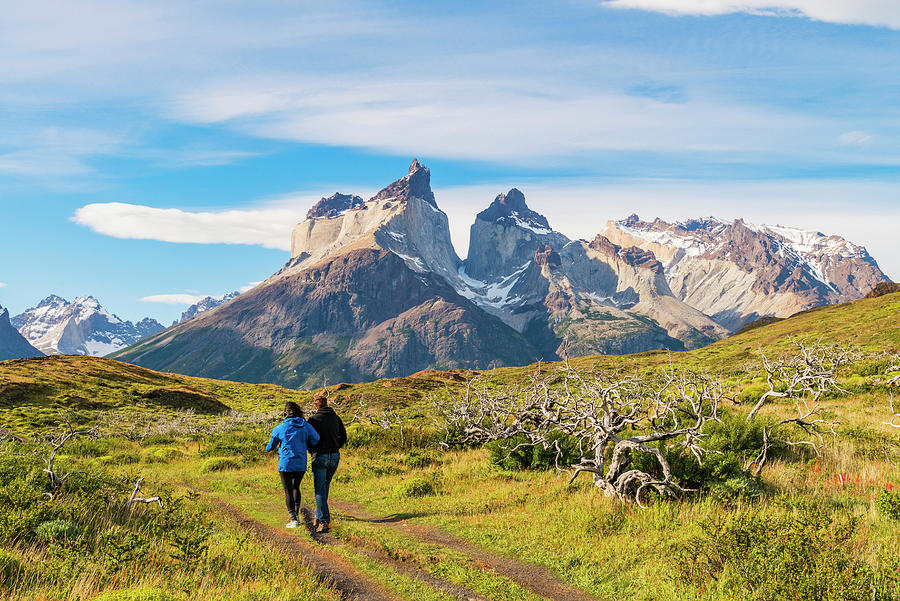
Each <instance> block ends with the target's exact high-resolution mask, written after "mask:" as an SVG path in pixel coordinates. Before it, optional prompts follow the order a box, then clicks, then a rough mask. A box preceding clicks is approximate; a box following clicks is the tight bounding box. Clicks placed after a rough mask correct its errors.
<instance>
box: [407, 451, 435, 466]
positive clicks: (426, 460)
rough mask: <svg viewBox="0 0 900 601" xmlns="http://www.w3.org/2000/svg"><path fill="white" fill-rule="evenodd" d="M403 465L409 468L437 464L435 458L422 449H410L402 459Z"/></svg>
mask: <svg viewBox="0 0 900 601" xmlns="http://www.w3.org/2000/svg"><path fill="white" fill-rule="evenodd" d="M403 463H405V464H406V465H408V466H409V467H428V466H429V465H434V464H435V463H437V457H435V456H434V454H432V453H430V452H428V451H425V450H423V449H411V450H410V451H409V453H407V454H406V457H405V458H404V459H403Z"/></svg>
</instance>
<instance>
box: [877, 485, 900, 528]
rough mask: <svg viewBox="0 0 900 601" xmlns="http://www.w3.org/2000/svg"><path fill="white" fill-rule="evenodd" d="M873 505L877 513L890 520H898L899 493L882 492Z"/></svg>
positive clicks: (899, 516)
mask: <svg viewBox="0 0 900 601" xmlns="http://www.w3.org/2000/svg"><path fill="white" fill-rule="evenodd" d="M875 504H876V505H877V506H878V511H880V512H881V513H882V514H884V515H885V516H887V517H889V518H890V519H892V520H900V492H891V491H889V490H887V489H885V490H882V491H881V494H880V495H878V500H877V501H875Z"/></svg>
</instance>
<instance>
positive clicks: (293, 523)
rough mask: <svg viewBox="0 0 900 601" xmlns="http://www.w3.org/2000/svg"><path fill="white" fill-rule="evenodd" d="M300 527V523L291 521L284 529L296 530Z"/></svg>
mask: <svg viewBox="0 0 900 601" xmlns="http://www.w3.org/2000/svg"><path fill="white" fill-rule="evenodd" d="M299 525H300V522H298V521H297V520H291V521H290V522H288V523H287V524H285V526H284V527H285V528H296V527H297V526H299Z"/></svg>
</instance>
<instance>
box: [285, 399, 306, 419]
mask: <svg viewBox="0 0 900 601" xmlns="http://www.w3.org/2000/svg"><path fill="white" fill-rule="evenodd" d="M284 416H285V417H303V409H301V408H300V405H298V404H297V403H295V402H294V401H288V402H287V403H285V404H284Z"/></svg>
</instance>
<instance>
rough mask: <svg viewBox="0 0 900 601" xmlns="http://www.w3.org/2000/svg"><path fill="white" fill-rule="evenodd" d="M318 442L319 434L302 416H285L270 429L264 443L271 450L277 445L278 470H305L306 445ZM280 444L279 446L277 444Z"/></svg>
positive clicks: (268, 450) (267, 449)
mask: <svg viewBox="0 0 900 601" xmlns="http://www.w3.org/2000/svg"><path fill="white" fill-rule="evenodd" d="M317 442H319V434H318V433H317V432H316V431H315V429H314V428H313V427H312V426H310V425H309V422H307V421H306V420H305V419H303V418H302V417H287V418H285V419H284V421H283V422H281V423H280V424H278V425H277V426H275V428H274V429H273V430H272V439H271V440H270V441H269V444H268V445H266V451H267V452H271V451H274V450H275V447H278V471H279V472H305V471H306V447H307V445H313V444H316V443H317ZM279 445H280V446H279Z"/></svg>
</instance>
